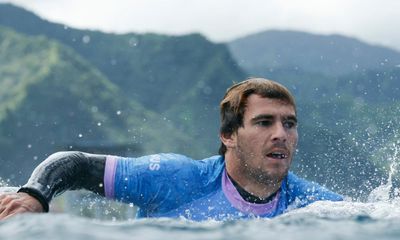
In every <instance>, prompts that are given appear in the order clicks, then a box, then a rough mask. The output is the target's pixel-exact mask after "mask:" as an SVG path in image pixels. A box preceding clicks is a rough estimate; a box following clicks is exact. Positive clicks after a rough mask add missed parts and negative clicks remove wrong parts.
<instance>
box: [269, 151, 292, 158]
mask: <svg viewBox="0 0 400 240" xmlns="http://www.w3.org/2000/svg"><path fill="white" fill-rule="evenodd" d="M288 156H289V154H288V153H287V152H285V151H273V152H270V153H268V154H267V157H269V158H274V159H286V158H288Z"/></svg>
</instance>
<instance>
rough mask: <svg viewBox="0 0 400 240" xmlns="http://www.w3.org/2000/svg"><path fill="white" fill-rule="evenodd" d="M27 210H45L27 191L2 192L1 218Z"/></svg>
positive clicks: (0, 195)
mask: <svg viewBox="0 0 400 240" xmlns="http://www.w3.org/2000/svg"><path fill="white" fill-rule="evenodd" d="M25 212H43V207H42V205H41V204H40V202H39V201H38V200H36V198H34V197H32V196H30V195H28V194H26V193H23V192H21V193H4V194H0V220H2V219H6V218H9V217H11V216H14V215H15V214H19V213H25Z"/></svg>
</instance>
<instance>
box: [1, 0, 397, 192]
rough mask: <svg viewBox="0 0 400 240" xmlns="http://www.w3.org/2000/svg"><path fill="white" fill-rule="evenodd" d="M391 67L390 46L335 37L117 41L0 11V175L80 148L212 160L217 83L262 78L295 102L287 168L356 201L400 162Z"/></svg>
mask: <svg viewBox="0 0 400 240" xmlns="http://www.w3.org/2000/svg"><path fill="white" fill-rule="evenodd" d="M399 62H400V54H399V53H398V52H396V51H394V50H391V49H387V48H383V47H377V46H371V45H368V44H365V43H362V42H360V41H358V40H356V39H351V38H346V37H344V36H337V35H334V36H318V35H312V34H306V33H300V32H282V31H272V32H265V33H261V34H256V35H252V36H249V37H246V38H242V39H238V40H236V41H233V42H232V43H228V44H214V43H211V42H209V41H208V40H207V39H205V38H204V37H203V36H201V35H198V34H191V35H186V36H175V37H172V36H164V35H157V34H143V35H139V34H132V33H131V34H123V35H116V34H107V33H102V32H98V31H88V30H78V29H73V28H69V27H67V26H63V25H60V24H54V23H50V22H47V21H45V20H43V19H40V18H39V17H37V16H35V15H34V14H32V13H30V12H28V11H25V10H23V9H20V8H17V7H14V6H12V5H9V4H0V100H1V101H0V152H1V155H0V161H1V163H2V166H3V167H2V168H1V169H0V175H1V176H3V178H7V177H9V178H11V179H12V180H13V181H14V182H17V183H23V182H24V181H25V180H26V177H27V174H28V173H30V172H31V170H32V168H33V167H34V166H35V165H37V164H38V163H39V162H40V161H41V160H42V159H43V158H45V157H46V156H47V155H48V154H50V153H52V152H54V151H56V150H60V149H69V146H72V145H79V144H81V145H85V144H86V145H87V144H95V145H100V146H105V145H109V144H111V145H118V144H122V145H127V146H130V145H134V146H135V147H134V148H135V152H129V151H128V153H129V154H132V155H137V154H148V153H154V152H165V151H168V152H178V153H182V154H187V155H189V156H192V157H194V158H203V157H206V156H208V155H210V154H216V152H217V148H218V146H219V140H218V135H217V134H218V125H219V124H218V121H219V120H218V103H219V101H220V98H221V97H222V95H223V94H224V92H225V90H226V88H227V87H228V86H229V85H230V84H231V83H232V82H238V81H240V80H242V79H244V78H245V77H246V76H263V77H267V78H270V79H275V80H278V81H279V82H281V83H283V84H284V85H286V86H288V88H289V89H290V90H291V91H292V92H293V93H294V95H295V96H296V99H297V105H298V106H297V108H298V115H299V120H300V125H299V133H300V142H299V151H298V153H297V155H296V157H295V160H294V168H293V170H294V171H296V172H297V173H298V174H300V175H302V176H305V177H307V178H308V179H311V180H315V181H318V182H320V183H322V184H326V185H327V186H329V187H331V188H334V189H335V190H337V191H339V192H341V193H344V194H348V195H350V196H354V197H363V196H365V195H366V193H368V192H369V191H370V190H371V189H372V188H373V187H376V186H377V185H379V184H381V183H382V182H385V181H386V179H387V174H388V170H387V169H389V168H388V167H389V165H390V164H391V163H392V162H393V161H395V160H398V159H396V157H390V156H391V155H394V154H395V149H396V148H397V149H398V148H399V142H398V127H397V126H398V124H399V117H398V112H399V108H400V102H399V97H398V93H399V88H400V82H399V77H400V69H399V68H398V66H397V65H396V64H398V63H399ZM114 154H117V153H114Z"/></svg>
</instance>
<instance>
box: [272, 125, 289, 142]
mask: <svg viewBox="0 0 400 240" xmlns="http://www.w3.org/2000/svg"><path fill="white" fill-rule="evenodd" d="M272 131H273V132H272V141H274V142H279V141H281V142H286V140H287V132H286V129H285V127H284V126H283V124H282V123H280V122H279V123H276V124H275V126H274V128H273V130H272Z"/></svg>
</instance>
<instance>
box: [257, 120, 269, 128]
mask: <svg viewBox="0 0 400 240" xmlns="http://www.w3.org/2000/svg"><path fill="white" fill-rule="evenodd" d="M271 124H272V121H269V120H262V121H258V122H256V125H258V126H262V127H268V126H271Z"/></svg>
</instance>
